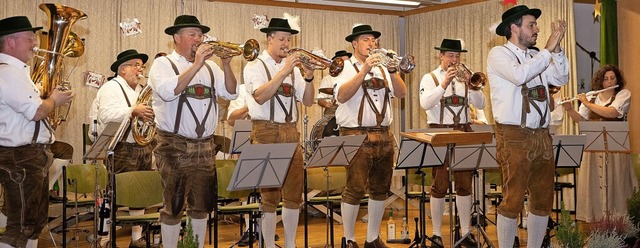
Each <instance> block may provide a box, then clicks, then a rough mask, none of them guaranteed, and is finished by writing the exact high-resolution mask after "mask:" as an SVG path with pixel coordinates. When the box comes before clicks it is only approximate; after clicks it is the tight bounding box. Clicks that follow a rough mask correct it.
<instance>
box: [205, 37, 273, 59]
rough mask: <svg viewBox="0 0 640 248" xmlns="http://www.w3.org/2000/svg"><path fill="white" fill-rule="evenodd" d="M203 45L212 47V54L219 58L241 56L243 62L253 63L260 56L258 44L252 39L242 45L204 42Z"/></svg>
mask: <svg viewBox="0 0 640 248" xmlns="http://www.w3.org/2000/svg"><path fill="white" fill-rule="evenodd" d="M203 44H211V45H213V53H214V54H215V55H216V56H218V57H221V58H227V57H234V56H239V55H242V57H243V58H244V59H245V60H247V61H253V60H255V59H256V58H257V57H258V55H259V54H260V43H258V41H257V40H254V39H249V40H247V42H245V43H244V44H242V45H240V44H236V43H231V42H224V41H205V42H203Z"/></svg>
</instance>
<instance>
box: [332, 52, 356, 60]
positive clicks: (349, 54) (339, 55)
mask: <svg viewBox="0 0 640 248" xmlns="http://www.w3.org/2000/svg"><path fill="white" fill-rule="evenodd" d="M351 55H353V54H352V53H343V54H338V55H335V56H333V58H331V60H334V59H336V58H338V57H342V56H347V57H349V58H351Z"/></svg>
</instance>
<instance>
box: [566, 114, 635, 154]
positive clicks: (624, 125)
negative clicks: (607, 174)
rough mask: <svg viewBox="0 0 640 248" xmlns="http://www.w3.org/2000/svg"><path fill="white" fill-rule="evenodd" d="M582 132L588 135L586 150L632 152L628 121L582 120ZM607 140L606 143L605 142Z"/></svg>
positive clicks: (580, 123)
mask: <svg viewBox="0 0 640 248" xmlns="http://www.w3.org/2000/svg"><path fill="white" fill-rule="evenodd" d="M578 124H579V126H580V133H581V134H586V135H587V141H586V146H585V148H584V150H585V151H590V152H621V153H629V152H631V150H630V148H629V123H628V122H626V121H581V122H579V123H578ZM605 140H606V144H605Z"/></svg>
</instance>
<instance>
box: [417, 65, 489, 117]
mask: <svg viewBox="0 0 640 248" xmlns="http://www.w3.org/2000/svg"><path fill="white" fill-rule="evenodd" d="M432 73H433V74H434V75H435V76H436V79H438V86H437V87H436V84H435V82H434V81H433V77H431V74H430V73H427V74H424V76H422V80H421V81H420V106H421V107H422V108H423V109H425V110H426V112H427V123H429V124H446V125H452V124H454V123H453V117H454V116H455V115H454V113H452V112H451V111H450V110H449V109H447V108H445V109H444V111H443V113H444V117H443V119H442V123H440V109H441V108H440V107H441V106H440V99H442V98H443V97H448V96H451V95H453V90H454V88H455V91H456V95H458V96H462V97H464V96H465V94H464V90H465V83H461V82H458V81H457V80H456V79H454V80H453V82H451V84H449V86H448V87H447V88H446V89H444V88H442V87H443V86H442V82H443V81H444V78H445V74H446V73H447V71H446V70H445V69H443V68H442V67H440V66H439V67H438V68H437V69H435V70H433V71H432ZM468 91H469V94H468V97H469V104H473V106H474V107H476V109H484V105H485V101H484V94H482V91H480V90H468ZM462 107H463V106H459V107H453V106H452V107H451V109H452V110H453V111H454V112H455V113H458V111H460V108H462ZM467 117H469V118H471V111H470V109H469V108H467V113H464V112H461V113H460V124H464V123H469V122H470V121H469V120H467Z"/></svg>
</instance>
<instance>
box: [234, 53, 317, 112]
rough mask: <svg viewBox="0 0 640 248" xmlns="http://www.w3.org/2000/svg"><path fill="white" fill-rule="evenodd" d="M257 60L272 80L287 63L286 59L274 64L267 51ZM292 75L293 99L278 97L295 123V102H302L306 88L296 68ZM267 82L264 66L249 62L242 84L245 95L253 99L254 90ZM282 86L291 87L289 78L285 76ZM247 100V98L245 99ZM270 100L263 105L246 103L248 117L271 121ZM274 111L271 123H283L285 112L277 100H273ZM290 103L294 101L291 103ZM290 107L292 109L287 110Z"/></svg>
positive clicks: (255, 61) (251, 102) (256, 62)
mask: <svg viewBox="0 0 640 248" xmlns="http://www.w3.org/2000/svg"><path fill="white" fill-rule="evenodd" d="M258 59H261V60H262V61H264V63H265V64H266V65H267V69H268V70H269V73H270V74H271V78H273V77H274V76H275V75H276V74H277V73H278V72H279V71H280V70H282V68H284V65H285V63H286V61H287V59H286V58H284V59H282V61H280V63H276V61H275V60H274V59H273V58H272V57H271V55H269V53H267V51H266V50H265V51H263V52H262V53H261V54H260V56H258ZM293 74H294V77H295V83H294V85H293V87H294V89H295V95H294V96H293V97H284V96H280V100H282V104H283V105H284V107H285V109H286V111H287V112H288V111H291V118H292V122H295V121H296V120H297V119H298V112H297V107H296V103H295V101H296V100H298V101H300V102H302V97H303V96H304V90H305V86H306V83H307V82H306V81H304V78H303V77H302V74H300V70H299V69H298V67H295V68H293ZM267 82H269V78H268V77H267V73H266V72H265V70H264V66H263V65H262V62H260V60H257V59H256V60H254V61H251V62H249V63H248V64H247V65H246V66H245V67H244V83H245V85H246V87H247V93H248V94H249V96H251V98H253V93H254V92H255V91H256V89H258V88H260V86H262V85H263V84H266V83H267ZM282 83H283V84H289V85H291V84H292V83H291V76H290V75H287V76H286V77H285V78H284V80H283V81H282ZM247 98H248V97H247ZM271 101H272V100H271V99H270V100H267V101H265V102H264V103H263V104H258V103H257V102H256V101H255V100H253V101H247V106H248V107H249V116H251V119H252V120H263V121H268V120H271V116H270V114H271ZM274 101H275V102H274V111H273V115H274V117H273V121H274V122H277V123H285V122H286V121H285V116H286V114H285V111H283V109H282V107H281V106H280V103H279V102H278V101H277V100H274ZM291 101H294V102H293V103H291ZM289 106H291V107H292V108H293V109H289Z"/></svg>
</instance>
